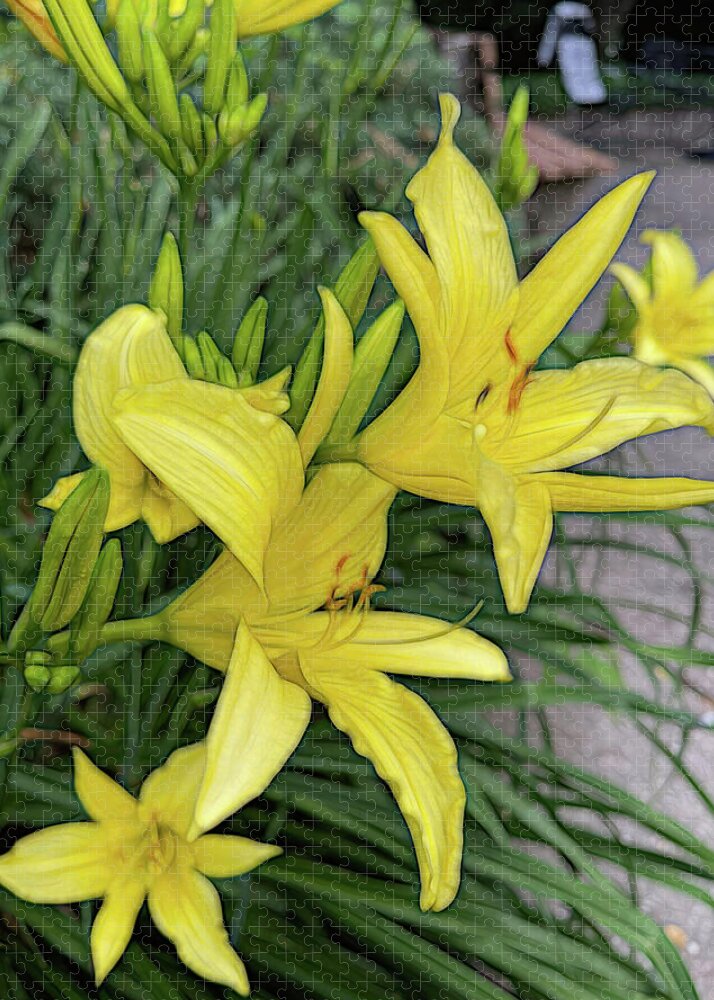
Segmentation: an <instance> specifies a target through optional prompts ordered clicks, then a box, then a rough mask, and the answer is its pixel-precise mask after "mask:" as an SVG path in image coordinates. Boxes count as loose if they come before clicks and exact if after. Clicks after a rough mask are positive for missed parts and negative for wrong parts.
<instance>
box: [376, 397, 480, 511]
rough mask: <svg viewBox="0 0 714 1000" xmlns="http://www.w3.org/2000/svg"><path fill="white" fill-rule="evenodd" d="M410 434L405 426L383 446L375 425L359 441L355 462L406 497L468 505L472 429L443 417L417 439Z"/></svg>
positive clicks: (472, 486)
mask: <svg viewBox="0 0 714 1000" xmlns="http://www.w3.org/2000/svg"><path fill="white" fill-rule="evenodd" d="M380 420H381V418H380ZM373 429H374V430H373ZM412 431H413V428H412V427H411V426H410V425H405V426H404V430H403V431H402V433H401V434H400V433H398V432H397V428H396V427H395V428H394V436H393V439H392V440H391V441H384V440H382V439H381V433H380V432H381V426H380V422H379V420H377V421H375V423H374V424H372V425H371V426H370V427H368V428H367V430H366V432H365V433H364V435H362V438H361V439H360V447H359V458H360V461H361V462H364V464H365V465H367V466H368V467H369V468H370V469H371V470H372V472H374V473H375V475H378V476H381V477H382V478H383V479H385V480H387V482H390V483H393V484H394V485H395V486H399V487H400V489H403V490H407V491H408V492H409V493H416V494H417V495H418V496H422V497H429V498H430V499H432V500H440V501H443V502H444V503H458V504H473V502H474V496H475V493H476V486H475V471H474V463H473V460H472V452H473V448H474V425H473V423H472V422H470V421H466V420H459V419H456V418H454V417H452V416H450V415H448V414H443V415H442V416H440V417H439V418H438V419H437V420H433V421H431V422H430V425H429V426H428V427H422V428H420V431H419V433H418V434H414V433H413V432H412Z"/></svg>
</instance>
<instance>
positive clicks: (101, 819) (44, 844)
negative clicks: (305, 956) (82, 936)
mask: <svg viewBox="0 0 714 1000" xmlns="http://www.w3.org/2000/svg"><path fill="white" fill-rule="evenodd" d="M73 752H74V783H75V790H76V792H77V795H78V797H79V799H80V801H81V803H82V806H83V807H84V810H85V812H86V813H87V815H88V816H89V821H88V822H82V823H61V824H60V825H58V826H50V827H47V828H45V829H44V830H39V831H37V832H36V833H31V834H29V835H28V836H26V837H22V838H21V839H20V840H18V841H17V842H16V843H15V845H14V846H13V847H12V848H11V849H10V850H9V851H8V852H7V853H6V854H4V855H2V857H0V884H1V885H3V886H4V887H5V888H6V889H9V890H10V891H11V892H13V893H15V895H16V896H19V897H20V898H21V899H26V900H28V901H29V902H31V903H78V902H82V901H84V900H88V899H99V898H101V899H103V902H102V905H101V907H100V909H99V911H98V913H97V916H96V919H95V921H94V924H93V926H92V934H91V949H92V961H93V963H94V974H95V978H96V981H97V985H100V984H101V983H102V982H103V981H104V979H105V978H106V977H107V976H108V975H109V973H110V972H111V970H112V969H113V968H114V966H115V965H116V963H117V962H118V961H119V959H120V958H121V956H122V954H123V952H124V950H125V949H126V947H127V945H128V944H129V940H130V938H131V934H132V931H133V929H134V924H135V922H136V918H137V916H138V913H139V910H140V909H141V907H142V905H143V903H144V900H147V901H148V905H149V912H150V914H151V917H152V919H153V921H154V923H155V924H156V926H157V927H158V928H159V930H160V931H161V933H162V934H164V935H165V936H166V937H167V938H169V939H170V940H171V941H172V942H173V943H174V945H175V946H176V950H177V951H178V954H179V958H180V959H181V960H182V961H183V962H184V963H185V964H186V965H187V966H188V967H189V968H190V969H192V970H193V972H195V973H196V975H198V976H200V977H201V978H203V979H209V980H211V982H215V983H220V984H221V985H224V986H229V987H231V989H233V990H235V991H236V992H237V993H240V994H241V995H242V996H247V995H248V993H249V992H250V987H249V985H248V977H247V975H246V971H245V967H244V965H243V963H242V962H241V960H240V958H239V957H238V956H237V955H236V953H235V952H234V951H233V949H232V948H231V945H230V942H229V940H228V934H227V933H226V930H225V928H224V926H223V914H222V912H221V900H220V897H219V895H218V892H217V891H216V889H215V888H214V886H213V885H212V884H211V882H210V881H209V879H210V878H227V877H231V876H233V875H243V874H245V873H246V872H249V871H252V870H253V869H254V868H257V866H258V865H261V864H263V862H264V861H268V860H269V859H270V858H274V857H275V856H276V855H278V854H280V853H281V851H280V848H279V847H273V846H271V845H270V844H261V843H257V842H255V841H253V840H249V839H247V838H245V837H233V836H218V835H208V836H203V837H199V838H198V839H194V840H192V841H190V840H189V839H188V836H187V835H188V831H189V827H190V824H191V818H192V816H193V811H194V807H195V803H196V795H197V793H198V790H199V788H200V785H201V781H202V778H203V771H204V767H205V760H206V749H205V745H204V744H202V743H197V744H193V745H192V746H188V747H184V748H183V749H181V750H176V751H175V752H174V753H172V754H171V756H170V757H169V758H168V760H167V761H166V763H165V764H163V765H162V766H161V767H159V768H157V769H156V770H155V771H152V773H151V774H150V775H149V777H148V778H147V780H146V781H145V782H144V784H143V785H142V788H141V792H140V795H139V798H138V800H137V799H135V798H134V797H133V796H132V795H130V794H129V793H128V792H127V791H125V790H124V789H123V788H122V787H121V786H120V785H118V784H116V783H115V782H114V781H112V779H111V778H110V777H109V776H108V775H106V774H105V773H104V772H103V771H101V770H100V769H99V768H98V767H95V765H94V764H93V763H92V762H91V761H90V759H89V758H88V757H86V756H85V755H84V754H83V753H82V751H81V750H78V749H76V748H75V749H74V751H73Z"/></svg>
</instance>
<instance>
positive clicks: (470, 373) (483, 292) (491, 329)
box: [407, 94, 518, 402]
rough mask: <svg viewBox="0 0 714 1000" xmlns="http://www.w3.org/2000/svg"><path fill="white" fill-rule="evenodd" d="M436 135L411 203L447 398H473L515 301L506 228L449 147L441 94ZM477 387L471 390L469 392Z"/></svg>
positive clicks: (498, 350) (499, 365) (410, 191)
mask: <svg viewBox="0 0 714 1000" xmlns="http://www.w3.org/2000/svg"><path fill="white" fill-rule="evenodd" d="M440 105H441V118H442V124H441V134H440V136H439V142H438V145H437V147H436V149H435V150H434V152H433V153H432V154H431V156H430V157H429V160H428V162H427V164H426V166H425V167H424V168H423V169H422V170H420V171H419V172H418V173H417V174H416V175H415V176H414V178H413V179H412V180H411V181H410V183H409V185H408V187H407V197H408V198H409V199H410V201H411V202H412V203H413V205H414V214H415V215H416V219H417V222H418V223H419V228H420V229H421V231H422V233H423V234H424V237H425V239H426V244H427V248H428V251H429V256H430V257H431V260H432V263H433V265H434V267H435V269H436V273H437V275H438V279H439V286H440V290H441V312H440V326H441V329H442V331H443V335H444V337H445V339H446V341H447V344H448V350H449V355H450V357H451V360H452V370H451V386H450V398H451V399H452V400H454V401H455V402H458V401H459V399H460V397H461V396H462V395H464V393H466V394H469V393H471V394H473V395H477V394H478V392H479V391H480V389H481V388H482V385H483V384H485V383H486V382H487V381H488V380H489V378H491V377H494V378H495V377H497V375H498V373H499V372H500V371H501V370H503V369H504V367H507V365H508V355H507V353H506V350H505V346H504V340H503V338H504V335H505V334H506V332H507V330H508V327H509V324H510V322H511V318H512V315H513V310H514V309H515V306H516V299H517V285H518V283H517V278H516V269H515V265H514V262H513V254H512V252H511V244H510V239H509V236H508V230H507V228H506V223H505V221H504V219H503V216H502V215H501V213H500V211H499V209H498V206H497V205H496V202H495V201H494V198H493V196H492V194H491V192H490V191H489V189H488V187H487V185H486V183H485V182H484V180H483V178H482V177H481V176H480V175H479V173H478V171H477V170H476V168H475V167H474V166H473V165H472V164H471V163H470V162H469V161H468V160H467V158H466V157H465V156H464V155H463V153H461V152H460V150H459V149H457V148H456V146H455V145H454V141H453V132H454V127H455V126H456V123H457V121H458V119H459V115H460V107H459V102H458V101H457V100H456V98H455V97H454V96H453V95H451V94H442V95H441V97H440ZM477 383H478V388H476V389H475V392H474V387H475V385H476V384H477Z"/></svg>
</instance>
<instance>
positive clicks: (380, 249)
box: [359, 212, 441, 346]
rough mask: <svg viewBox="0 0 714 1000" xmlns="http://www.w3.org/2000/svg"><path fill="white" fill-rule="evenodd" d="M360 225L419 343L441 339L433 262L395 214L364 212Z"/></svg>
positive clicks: (438, 294) (428, 342)
mask: <svg viewBox="0 0 714 1000" xmlns="http://www.w3.org/2000/svg"><path fill="white" fill-rule="evenodd" d="M359 222H360V225H362V226H363V227H364V229H366V231H367V232H368V233H369V235H370V236H371V237H372V240H373V241H374V245H375V247H376V248H377V253H378V255H379V259H380V261H381V263H382V266H383V267H384V270H385V271H386V272H387V274H388V275H389V280H390V281H391V282H392V284H393V285H394V288H395V290H396V292H397V295H398V296H399V298H400V299H402V300H403V301H404V304H405V306H406V307H407V311H408V313H409V316H410V317H411V321H412V323H413V324H414V329H415V330H416V332H417V336H418V337H419V343H420V344H421V343H422V342H424V343H425V345H426V346H429V345H430V344H431V343H432V341H433V340H438V339H441V338H440V336H439V313H440V308H441V292H440V290H439V279H438V277H437V275H436V270H435V269H434V265H433V264H432V262H431V261H430V260H429V258H428V257H427V255H426V254H425V253H424V251H423V250H421V249H420V247H419V246H418V245H417V243H416V242H415V240H414V239H413V238H412V237H411V236H410V234H409V233H408V232H407V230H406V229H405V228H404V226H403V225H402V224H401V222H398V221H397V220H396V219H395V218H394V217H393V216H392V215H388V214H387V213H386V212H361V213H360V216H359Z"/></svg>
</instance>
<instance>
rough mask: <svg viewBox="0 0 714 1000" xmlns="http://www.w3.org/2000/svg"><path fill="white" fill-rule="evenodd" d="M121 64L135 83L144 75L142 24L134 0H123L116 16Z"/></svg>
mask: <svg viewBox="0 0 714 1000" xmlns="http://www.w3.org/2000/svg"><path fill="white" fill-rule="evenodd" d="M116 33H117V46H118V49H119V65H120V66H121V68H122V70H123V71H124V73H125V75H126V76H127V77H128V79H129V80H131V81H132V82H133V83H139V82H140V81H141V80H142V79H143V77H144V60H143V58H142V41H141V25H140V23H139V15H138V14H137V11H136V7H135V6H134V0H121V3H120V4H119V8H118V10H117V18H116Z"/></svg>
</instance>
